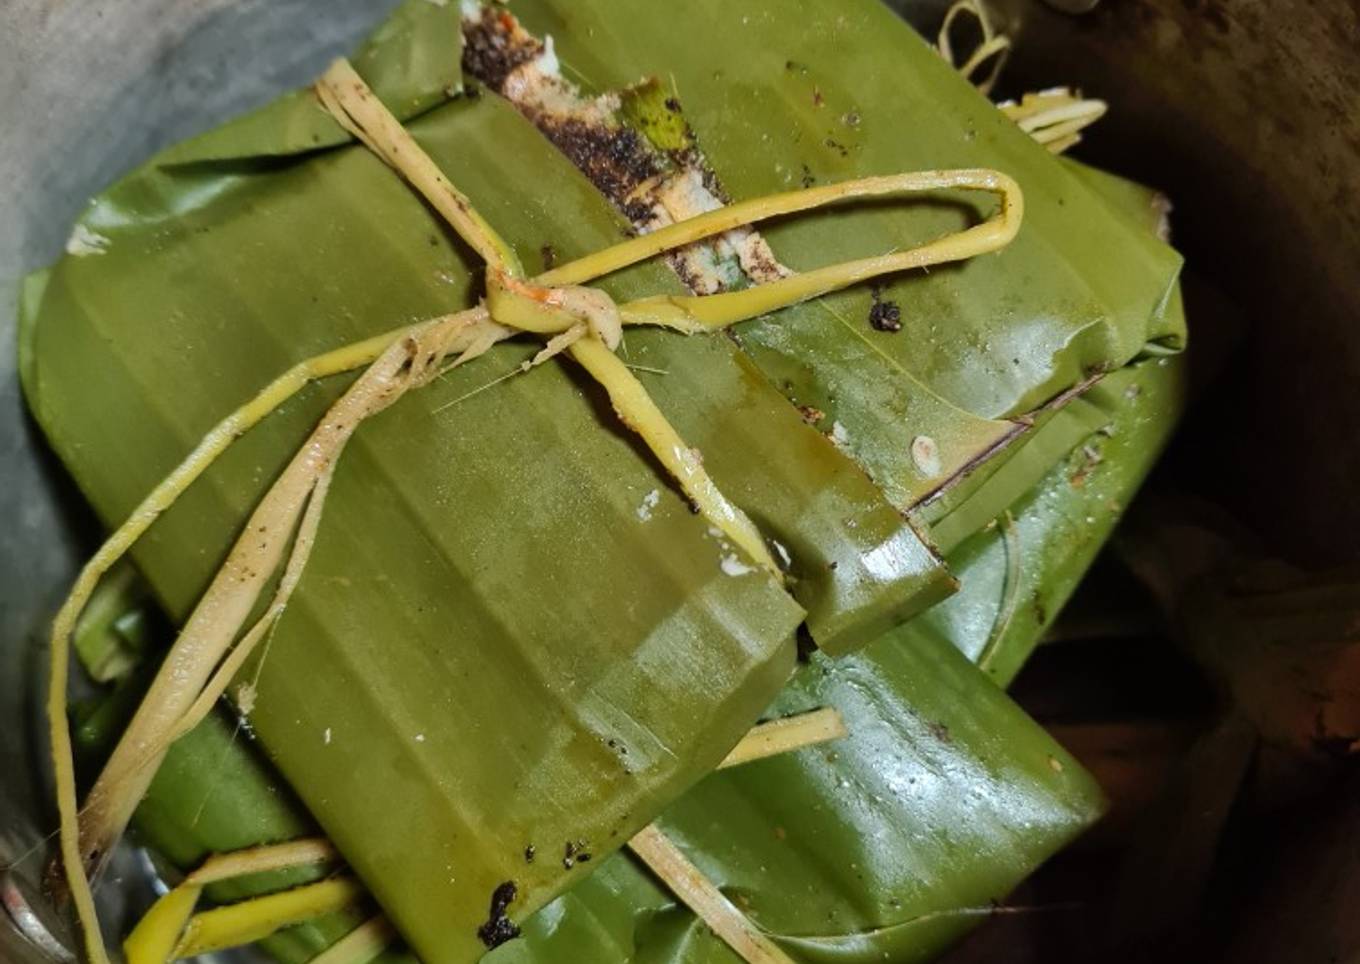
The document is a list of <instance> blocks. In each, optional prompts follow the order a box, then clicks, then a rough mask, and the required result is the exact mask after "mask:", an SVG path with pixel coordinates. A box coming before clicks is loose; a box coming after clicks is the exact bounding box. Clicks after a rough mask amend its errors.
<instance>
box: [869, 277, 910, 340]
mask: <svg viewBox="0 0 1360 964" xmlns="http://www.w3.org/2000/svg"><path fill="white" fill-rule="evenodd" d="M873 296H874V303H873V305H871V306H870V308H869V325H870V326H871V327H872V328H873V329H874V331H886V332H897V331H901V330H902V309H901V308H899V307H898V306H897V302H895V301H884V300H883V289H882V288H880V287H878V286H877V285H875V286H874V288H873Z"/></svg>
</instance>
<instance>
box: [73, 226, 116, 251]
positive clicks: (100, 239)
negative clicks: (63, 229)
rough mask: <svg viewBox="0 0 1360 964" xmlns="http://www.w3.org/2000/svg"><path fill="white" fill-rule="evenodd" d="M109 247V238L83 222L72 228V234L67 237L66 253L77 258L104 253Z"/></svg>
mask: <svg viewBox="0 0 1360 964" xmlns="http://www.w3.org/2000/svg"><path fill="white" fill-rule="evenodd" d="M108 249H109V239H108V238H106V237H104V236H103V235H102V234H99V233H98V232H97V231H93V230H91V229H90V228H87V227H86V226H85V225H83V224H77V225H76V226H75V227H74V228H72V229H71V236H70V237H69V238H67V239H66V253H67V254H70V255H74V256H76V257H77V258H83V257H85V256H86V255H91V254H103V253H104V252H105V251H107V250H108Z"/></svg>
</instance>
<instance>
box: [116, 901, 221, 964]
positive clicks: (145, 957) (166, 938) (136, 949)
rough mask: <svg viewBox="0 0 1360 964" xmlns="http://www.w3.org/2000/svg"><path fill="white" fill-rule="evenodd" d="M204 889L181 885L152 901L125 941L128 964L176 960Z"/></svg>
mask: <svg viewBox="0 0 1360 964" xmlns="http://www.w3.org/2000/svg"><path fill="white" fill-rule="evenodd" d="M202 892H203V889H202V888H201V887H192V886H188V885H181V886H179V887H176V888H175V889H174V890H172V891H170V893H168V894H165V895H164V896H163V897H161V898H160V899H159V900H157V901H156V902H155V903H154V904H152V905H151V909H150V910H149V911H147V912H146V913H145V914H143V915H142V919H141V920H139V921H138V922H137V926H136V927H134V928H133V929H132V933H131V934H129V935H128V936H127V940H125V941H123V956H124V957H126V958H127V964H165V962H166V961H171V960H174V957H175V948H176V947H177V946H178V945H179V941H180V937H181V936H182V935H183V934H184V928H185V926H186V925H187V924H188V923H189V919H190V918H191V917H193V914H194V907H195V906H196V905H197V904H198V898H199V895H200V894H201V893H202Z"/></svg>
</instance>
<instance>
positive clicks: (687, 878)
mask: <svg viewBox="0 0 1360 964" xmlns="http://www.w3.org/2000/svg"><path fill="white" fill-rule="evenodd" d="M628 847H629V849H630V850H632V851H633V853H635V854H637V855H638V857H640V858H641V859H642V862H643V863H644V864H646V865H647V866H648V867H650V868H651V869H652V872H653V873H655V874H656V875H657V876H658V877H660V878H661V879H662V880H663V881H665V883H666V886H667V887H669V888H670V889H671V892H672V893H674V894H675V896H676V897H678V898H680V900H681V901H682V902H683V903H684V904H685V906H687V907H688V908H689V909H690V910H692V911H694V913H695V914H697V915H698V916H699V919H700V920H702V921H703V922H704V923H705V924H707V925H708V926H709V929H710V930H712V931H713V933H715V934H717V935H718V936H719V937H720V938H722V940H723V942H724V943H725V944H727V946H728V947H730V948H732V950H733V951H735V952H736V954H737V956H738V957H740V958H741V959H742V960H743V961H746V962H747V964H793V959H792V958H790V957H789V956H788V955H787V954H785V953H784V952H783V951H781V950H780V949H779V948H778V946H776V945H775V943H774V941H772V940H770V939H769V938H768V937H766V936H765V935H764V934H763V933H762V932H761V931H760V929H759V928H757V927H756V926H755V925H754V924H752V923H751V921H750V919H749V918H748V917H747V916H746V915H745V914H743V913H742V912H741V911H740V910H738V909H737V907H736V905H735V904H733V903H732V902H731V901H730V900H728V899H727V898H726V897H724V896H723V893H722V891H720V890H718V888H717V887H715V886H714V884H713V881H711V880H709V879H708V878H707V877H705V876H704V875H703V873H702V872H701V871H700V870H699V868H698V867H695V866H694V864H692V863H690V861H689V858H688V857H686V856H685V855H684V854H683V853H681V852H680V848H678V847H676V846H675V844H674V843H672V842H671V841H670V839H669V838H668V837H667V836H666V835H665V834H663V833H662V832H661V831H660V830H658V829H657V828H656V825H655V824H651V825H649V826H646V827H644V828H643V829H642V830H640V831H639V832H638V833H637V835H636V836H635V837H633V839H632V840H630V841H628Z"/></svg>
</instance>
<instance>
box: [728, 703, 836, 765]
mask: <svg viewBox="0 0 1360 964" xmlns="http://www.w3.org/2000/svg"><path fill="white" fill-rule="evenodd" d="M849 735H850V731H849V730H847V729H846V728H845V719H844V718H843V717H842V716H841V714H840V711H839V710H837V709H835V708H834V707H829V706H828V707H825V708H823V709H820V710H812V711H811V712H808V713H799V714H798V715H797V716H786V717H784V718H783V719H780V720H771V721H770V722H768V723H761V724H759V725H757V726H755V727H753V728H752V729H751V732H749V733H747V734H746V735H745V736H744V737H742V738H741V742H739V743H738V744H737V745H736V746H734V747H733V748H732V752H731V753H729V754H727V756H726V757H725V758H724V759H723V761H722V762H721V763H719V764H718V769H719V770H725V769H727V768H728V767H735V766H741V765H742V764H743V763H751V762H753V761H755V760H763V759H765V758H767V757H772V756H778V755H780V754H781V753H788V752H790V751H792V750H801V749H802V748H803V747H807V746H816V745H817V744H819V743H829V742H830V741H832V740H842V739H844V738H845V737H847V736H849Z"/></svg>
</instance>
